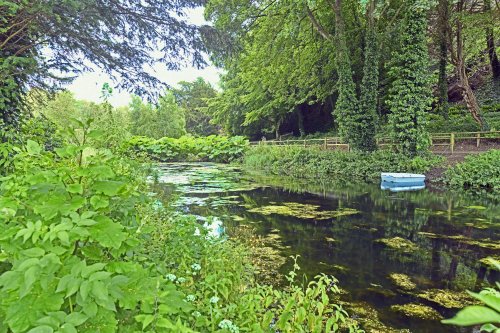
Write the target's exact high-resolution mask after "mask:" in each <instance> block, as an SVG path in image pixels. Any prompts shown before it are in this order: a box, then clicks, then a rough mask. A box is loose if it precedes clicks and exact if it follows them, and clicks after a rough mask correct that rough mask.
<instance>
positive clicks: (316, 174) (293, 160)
mask: <svg viewBox="0 0 500 333" xmlns="http://www.w3.org/2000/svg"><path fill="white" fill-rule="evenodd" d="M439 162H440V158H438V157H436V156H433V155H429V156H418V157H414V158H410V157H406V156H404V155H402V154H398V153H394V152H390V151H385V150H380V151H376V152H373V153H348V152H339V151H331V150H319V149H314V148H303V147H293V146H288V147H271V146H265V145H262V146H258V147H252V148H251V149H249V150H248V151H247V153H246V154H245V156H244V158H243V165H244V166H245V167H248V168H250V169H257V170H266V171H268V172H271V173H274V174H277V175H289V176H293V177H300V178H312V179H316V178H328V179H332V177H333V178H336V179H339V180H347V181H367V182H378V181H380V173H381V172H419V173H421V172H426V171H428V170H429V169H430V168H431V167H432V166H434V165H436V164H437V163H439Z"/></svg>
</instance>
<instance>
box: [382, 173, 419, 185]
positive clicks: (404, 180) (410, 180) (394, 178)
mask: <svg viewBox="0 0 500 333" xmlns="http://www.w3.org/2000/svg"><path fill="white" fill-rule="evenodd" d="M381 178H382V183H393V184H398V185H401V186H418V185H421V184H422V183H423V182H424V181H425V175H422V174H418V173H393V172H384V173H382V174H381Z"/></svg>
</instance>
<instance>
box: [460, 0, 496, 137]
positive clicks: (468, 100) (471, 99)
mask: <svg viewBox="0 0 500 333" xmlns="http://www.w3.org/2000/svg"><path fill="white" fill-rule="evenodd" d="M464 2H465V0H461V1H460V2H459V3H458V4H457V12H458V13H459V14H460V13H461V12H462V11H463V9H464ZM456 29H457V30H456V46H457V49H456V58H457V59H456V64H455V65H456V71H457V75H458V79H459V84H460V89H461V90H462V97H463V99H464V102H465V104H466V105H467V109H468V110H469V112H470V114H471V115H472V118H474V120H475V121H476V122H477V123H478V124H479V126H480V127H481V130H482V131H486V130H489V126H488V124H487V123H486V121H485V120H484V119H483V117H482V116H481V108H480V107H479V104H478V102H477V99H476V96H475V95H474V92H473V91H472V88H471V86H470V84H469V78H468V77H467V71H466V67H465V57H464V39H463V35H462V30H463V25H462V22H461V21H460V18H458V19H457V21H456Z"/></svg>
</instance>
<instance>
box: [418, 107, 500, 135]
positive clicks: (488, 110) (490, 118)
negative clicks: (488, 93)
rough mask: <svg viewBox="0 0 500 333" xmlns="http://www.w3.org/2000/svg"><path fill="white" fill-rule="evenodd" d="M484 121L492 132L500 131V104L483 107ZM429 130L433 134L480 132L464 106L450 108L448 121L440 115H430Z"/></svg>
mask: <svg viewBox="0 0 500 333" xmlns="http://www.w3.org/2000/svg"><path fill="white" fill-rule="evenodd" d="M482 112H483V116H484V119H485V120H486V121H487V122H488V125H490V128H491V129H492V130H499V129H500V104H491V105H483V106H482ZM429 120H430V121H429V123H428V125H427V129H428V130H429V132H431V133H437V132H441V133H449V132H476V131H479V130H480V127H479V125H478V124H477V123H476V122H475V121H474V119H473V118H472V116H471V115H470V113H469V111H468V110H467V108H465V107H464V106H453V107H450V109H449V112H448V119H445V118H444V117H443V116H442V115H439V114H430V115H429Z"/></svg>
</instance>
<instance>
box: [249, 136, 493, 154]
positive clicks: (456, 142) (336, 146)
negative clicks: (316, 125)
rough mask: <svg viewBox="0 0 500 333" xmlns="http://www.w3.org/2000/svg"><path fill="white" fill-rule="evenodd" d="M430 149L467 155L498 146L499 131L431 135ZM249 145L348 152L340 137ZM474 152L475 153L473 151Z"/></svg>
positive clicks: (384, 142) (386, 143) (385, 142)
mask: <svg viewBox="0 0 500 333" xmlns="http://www.w3.org/2000/svg"><path fill="white" fill-rule="evenodd" d="M431 143H432V146H431V149H433V150H434V151H435V152H436V153H446V154H448V153H451V154H468V153H471V152H473V151H470V150H463V149H462V148H464V147H465V149H470V148H471V147H474V146H475V147H476V148H478V149H479V148H481V147H482V146H481V143H483V146H485V145H486V144H488V145H489V144H492V143H493V144H494V145H500V131H490V132H456V133H431ZM250 144H251V145H272V146H301V147H320V148H323V149H332V150H344V151H350V146H349V144H348V143H346V142H345V141H343V140H342V139H341V138H340V137H329V138H328V137H327V138H322V139H304V140H299V139H294V140H262V141H252V142H250ZM377 145H378V146H379V147H380V148H382V149H383V148H389V147H391V146H393V145H394V142H393V141H392V140H391V139H390V138H388V137H382V138H378V139H377ZM457 148H461V149H457ZM474 151H477V149H476V150H474Z"/></svg>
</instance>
